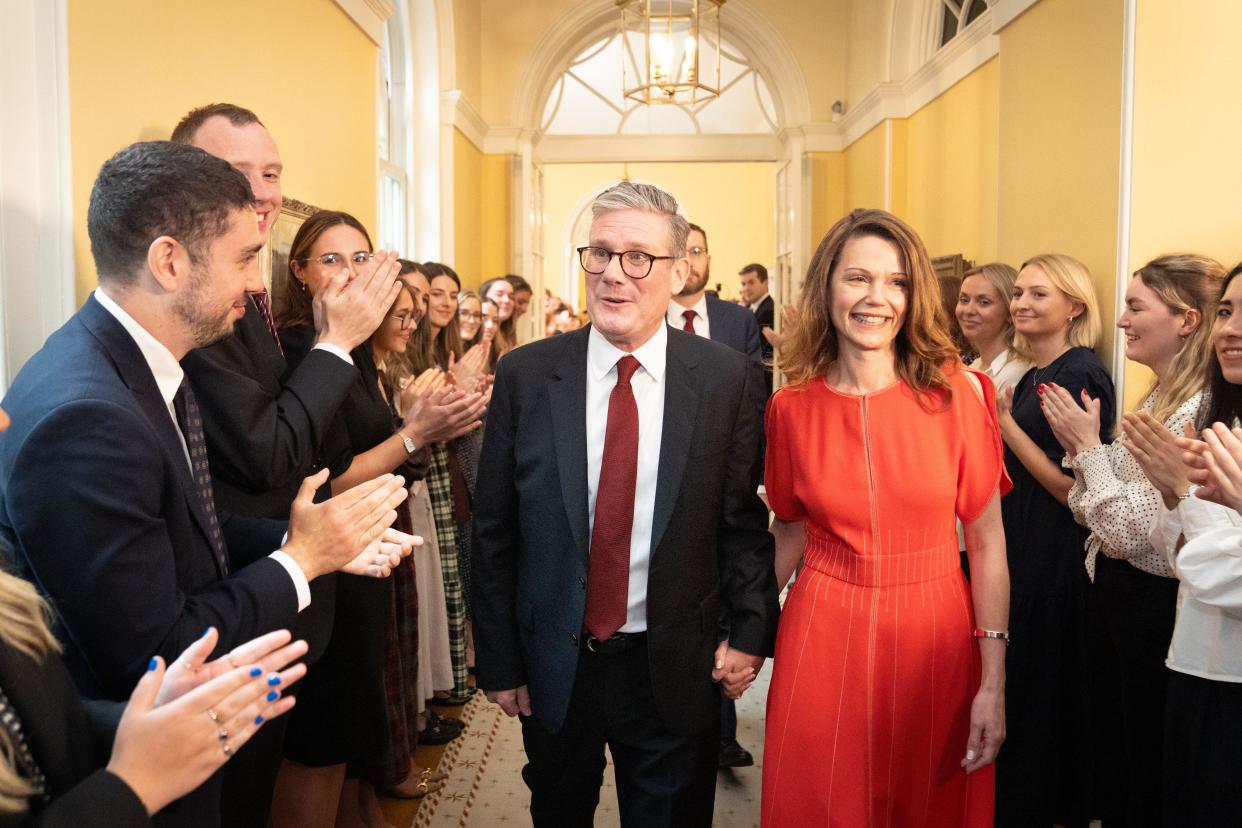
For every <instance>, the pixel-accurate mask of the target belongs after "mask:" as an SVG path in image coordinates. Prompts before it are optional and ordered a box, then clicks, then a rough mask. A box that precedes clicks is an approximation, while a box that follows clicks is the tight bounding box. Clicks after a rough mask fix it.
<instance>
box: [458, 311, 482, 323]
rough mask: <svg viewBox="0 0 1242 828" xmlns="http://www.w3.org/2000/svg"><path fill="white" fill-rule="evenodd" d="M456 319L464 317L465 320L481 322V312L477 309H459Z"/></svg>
mask: <svg viewBox="0 0 1242 828" xmlns="http://www.w3.org/2000/svg"><path fill="white" fill-rule="evenodd" d="M457 318H458V319H464V320H466V321H467V322H482V321H483V314H482V313H480V312H479V311H468V310H459V311H458V312H457Z"/></svg>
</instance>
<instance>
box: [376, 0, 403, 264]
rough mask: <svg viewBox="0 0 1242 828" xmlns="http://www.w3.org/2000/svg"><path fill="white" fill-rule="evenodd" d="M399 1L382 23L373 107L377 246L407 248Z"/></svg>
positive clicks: (400, 13) (401, 249)
mask: <svg viewBox="0 0 1242 828" xmlns="http://www.w3.org/2000/svg"><path fill="white" fill-rule="evenodd" d="M406 31H407V30H406V27H405V14H404V9H403V8H402V4H398V6H397V11H396V13H395V14H394V15H393V16H392V17H391V18H390V19H389V20H388V22H387V23H385V24H384V42H383V43H382V44H381V46H380V53H379V62H380V65H379V83H380V88H379V102H378V105H377V106H376V107H375V111H376V118H377V123H376V129H375V134H376V137H377V139H378V147H377V153H376V155H377V156H378V158H379V233H378V235H379V242H378V243H379V246H380V248H382V249H385V250H400V251H408V250H409V249H410V246H409V239H408V238H407V233H406V228H407V225H408V221H407V216H406V204H407V200H406V193H407V190H408V188H409V186H410V173H409V170H410V140H409V127H408V124H409V113H410V82H409V71H410V70H409V65H408V62H407V61H406V54H407V52H408V50H407V48H406V34H405V33H406Z"/></svg>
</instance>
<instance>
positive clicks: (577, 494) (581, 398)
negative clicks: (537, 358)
mask: <svg viewBox="0 0 1242 828" xmlns="http://www.w3.org/2000/svg"><path fill="white" fill-rule="evenodd" d="M589 331H590V328H589V327H588V328H583V329H582V330H580V331H575V332H573V333H569V334H564V336H565V337H566V338H567V339H568V338H570V337H573V341H567V342H566V347H565V349H564V351H563V353H562V355H561V360H560V362H559V363H557V366H556V368H555V370H554V371H553V374H552V381H551V383H550V384H549V386H548V399H549V401H550V402H551V407H552V411H551V419H552V439H553V443H554V445H555V447H556V466H557V471H558V476H559V477H560V481H561V500H562V502H564V504H565V514H566V517H568V518H569V527H570V529H571V530H572V532H573V535H574V543H576V544H577V546H578V552H579V553H580V554H581V555H582V558H583V560H586V558H587V554H588V552H589V550H590V548H591V539H590V516H589V514H588V505H587V448H586V392H587V341H588V337H589Z"/></svg>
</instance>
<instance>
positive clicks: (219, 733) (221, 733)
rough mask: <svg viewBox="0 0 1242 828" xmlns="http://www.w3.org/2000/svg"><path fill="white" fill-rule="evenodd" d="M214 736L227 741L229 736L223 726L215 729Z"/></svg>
mask: <svg viewBox="0 0 1242 828" xmlns="http://www.w3.org/2000/svg"><path fill="white" fill-rule="evenodd" d="M216 736H218V737H219V738H220V741H221V742H227V741H228V738H229V732H228V731H227V730H225V729H224V728H220V729H219V730H217V731H216Z"/></svg>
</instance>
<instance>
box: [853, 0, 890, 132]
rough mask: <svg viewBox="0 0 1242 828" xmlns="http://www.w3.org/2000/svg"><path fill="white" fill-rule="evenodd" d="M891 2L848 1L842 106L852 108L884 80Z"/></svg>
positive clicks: (885, 76) (870, 0)
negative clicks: (844, 81) (843, 103)
mask: <svg viewBox="0 0 1242 828" xmlns="http://www.w3.org/2000/svg"><path fill="white" fill-rule="evenodd" d="M890 6H891V0H850V1H849V18H848V20H849V22H848V24H847V25H848V27H849V28H848V37H847V38H846V66H845V69H846V76H845V77H846V83H845V99H844V102H845V105H846V108H847V109H848V108H849V107H851V106H854V105H856V104H857V103H858V102H859V101H861V100H862V99H863V98H864V97H866V95H867V93H869V92H870V91H871V90H872V89H874V88H875V85H876V84H877V83H880V82H881V81H886V80H888V67H887V66H886V65H885V63H886V61H887V59H888V51H889V50H888V38H889V37H890V36H891V33H890V31H889V28H888V16H889V14H890V13H891V12H890V8H889V7H890Z"/></svg>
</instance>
